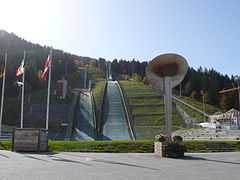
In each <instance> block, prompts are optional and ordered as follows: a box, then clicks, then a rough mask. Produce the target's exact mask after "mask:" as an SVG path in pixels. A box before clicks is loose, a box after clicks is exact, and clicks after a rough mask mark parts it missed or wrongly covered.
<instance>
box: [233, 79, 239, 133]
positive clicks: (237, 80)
mask: <svg viewBox="0 0 240 180" xmlns="http://www.w3.org/2000/svg"><path fill="white" fill-rule="evenodd" d="M234 80H235V81H236V82H237V86H238V90H237V91H238V109H239V110H240V89H239V84H240V77H239V76H238V75H236V76H234ZM239 121H240V119H239V113H237V128H238V129H240V122H239Z"/></svg>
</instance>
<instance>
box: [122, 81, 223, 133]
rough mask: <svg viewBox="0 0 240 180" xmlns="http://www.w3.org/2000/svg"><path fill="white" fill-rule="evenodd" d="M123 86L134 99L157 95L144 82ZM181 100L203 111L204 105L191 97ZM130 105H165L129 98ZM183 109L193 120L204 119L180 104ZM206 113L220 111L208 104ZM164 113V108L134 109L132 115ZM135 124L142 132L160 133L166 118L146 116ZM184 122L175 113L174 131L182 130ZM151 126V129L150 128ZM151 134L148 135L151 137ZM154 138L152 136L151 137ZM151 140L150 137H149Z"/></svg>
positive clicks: (125, 82)
mask: <svg viewBox="0 0 240 180" xmlns="http://www.w3.org/2000/svg"><path fill="white" fill-rule="evenodd" d="M120 83H121V86H122V87H123V89H124V91H125V93H126V94H127V96H128V97H134V96H153V95H157V94H156V93H155V92H154V91H153V90H152V89H151V87H149V86H146V85H144V84H143V83H142V82H137V81H120ZM181 99H182V100H183V101H184V102H186V103H189V104H191V105H192V106H194V107H196V108H198V109H200V110H202V103H201V102H199V101H196V100H194V99H192V98H189V97H181ZM128 100H129V104H130V105H148V104H163V99H160V98H154V99H150V98H146V99H133V98H128ZM179 105H180V106H181V108H182V109H184V110H185V111H186V112H187V113H188V114H189V116H191V117H192V118H194V119H196V120H199V121H201V120H202V119H203V115H202V114H200V113H198V112H196V111H194V110H192V109H190V108H188V107H186V106H184V105H183V104H179ZM205 107H206V112H207V113H209V114H213V113H214V112H217V111H219V109H218V108H216V107H214V106H211V105H209V104H206V106H205ZM148 112H149V113H164V108H163V107H137V108H136V107H135V108H132V113H133V114H134V113H148ZM135 123H136V125H137V126H138V128H137V129H139V130H140V131H141V132H144V131H145V132H146V131H151V130H152V134H154V133H157V132H159V127H160V128H161V129H162V128H163V126H164V116H160V115H159V116H144V117H137V118H135ZM181 125H182V120H181V118H180V117H179V115H178V114H177V113H176V112H175V111H173V129H174V130H177V129H179V128H181ZM144 126H148V127H144ZM150 126H151V127H150ZM150 134H151V133H149V134H148V135H150ZM150 136H152V135H150ZM148 138H149V137H148Z"/></svg>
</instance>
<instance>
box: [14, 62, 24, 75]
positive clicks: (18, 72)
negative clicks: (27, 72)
mask: <svg viewBox="0 0 240 180" xmlns="http://www.w3.org/2000/svg"><path fill="white" fill-rule="evenodd" d="M23 73H24V59H23V60H22V62H21V65H20V66H19V67H18V68H17V71H16V76H21V75H23Z"/></svg>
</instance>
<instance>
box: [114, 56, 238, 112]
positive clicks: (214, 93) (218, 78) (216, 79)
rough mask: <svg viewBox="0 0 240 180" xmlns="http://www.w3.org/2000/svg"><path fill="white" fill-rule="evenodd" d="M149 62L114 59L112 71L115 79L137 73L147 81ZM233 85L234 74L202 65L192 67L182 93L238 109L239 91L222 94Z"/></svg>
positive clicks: (224, 107) (227, 107)
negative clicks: (226, 73) (227, 73)
mask: <svg viewBox="0 0 240 180" xmlns="http://www.w3.org/2000/svg"><path fill="white" fill-rule="evenodd" d="M147 64H148V63H147V62H146V61H145V62H139V61H136V60H132V61H126V60H117V59H114V60H113V62H112V73H113V76H114V78H115V79H120V78H123V77H129V78H133V77H134V76H135V79H136V75H137V79H139V80H142V81H144V82H145V81H146V80H145V68H146V67H147ZM123 75H127V76H123ZM233 87H237V80H236V78H235V77H233V76H231V77H229V76H228V75H223V74H221V73H219V72H217V71H216V70H214V69H207V68H202V67H200V68H198V69H194V68H191V67H190V68H189V69H188V73H187V75H186V76H185V79H184V80H183V82H182V94H183V95H184V96H190V97H192V98H194V99H197V100H199V101H202V97H203V95H204V97H205V100H206V102H207V103H209V104H212V105H214V106H217V107H220V108H221V109H222V110H223V111H227V110H229V109H230V108H237V109H238V107H239V104H238V93H237V91H234V92H230V93H227V94H224V95H221V94H219V91H220V90H223V89H228V88H233ZM175 90H176V91H178V90H179V87H176V88H175ZM176 91H175V92H176Z"/></svg>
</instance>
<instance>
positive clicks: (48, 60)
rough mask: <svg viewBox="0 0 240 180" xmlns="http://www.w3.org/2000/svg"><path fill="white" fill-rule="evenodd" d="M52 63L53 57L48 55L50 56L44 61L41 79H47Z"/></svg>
mask: <svg viewBox="0 0 240 180" xmlns="http://www.w3.org/2000/svg"><path fill="white" fill-rule="evenodd" d="M51 64H52V57H51V56H50V55H48V58H47V59H46V61H45V63H44V69H43V72H42V74H41V79H46V77H47V75H48V71H49V67H50V66H51Z"/></svg>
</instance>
